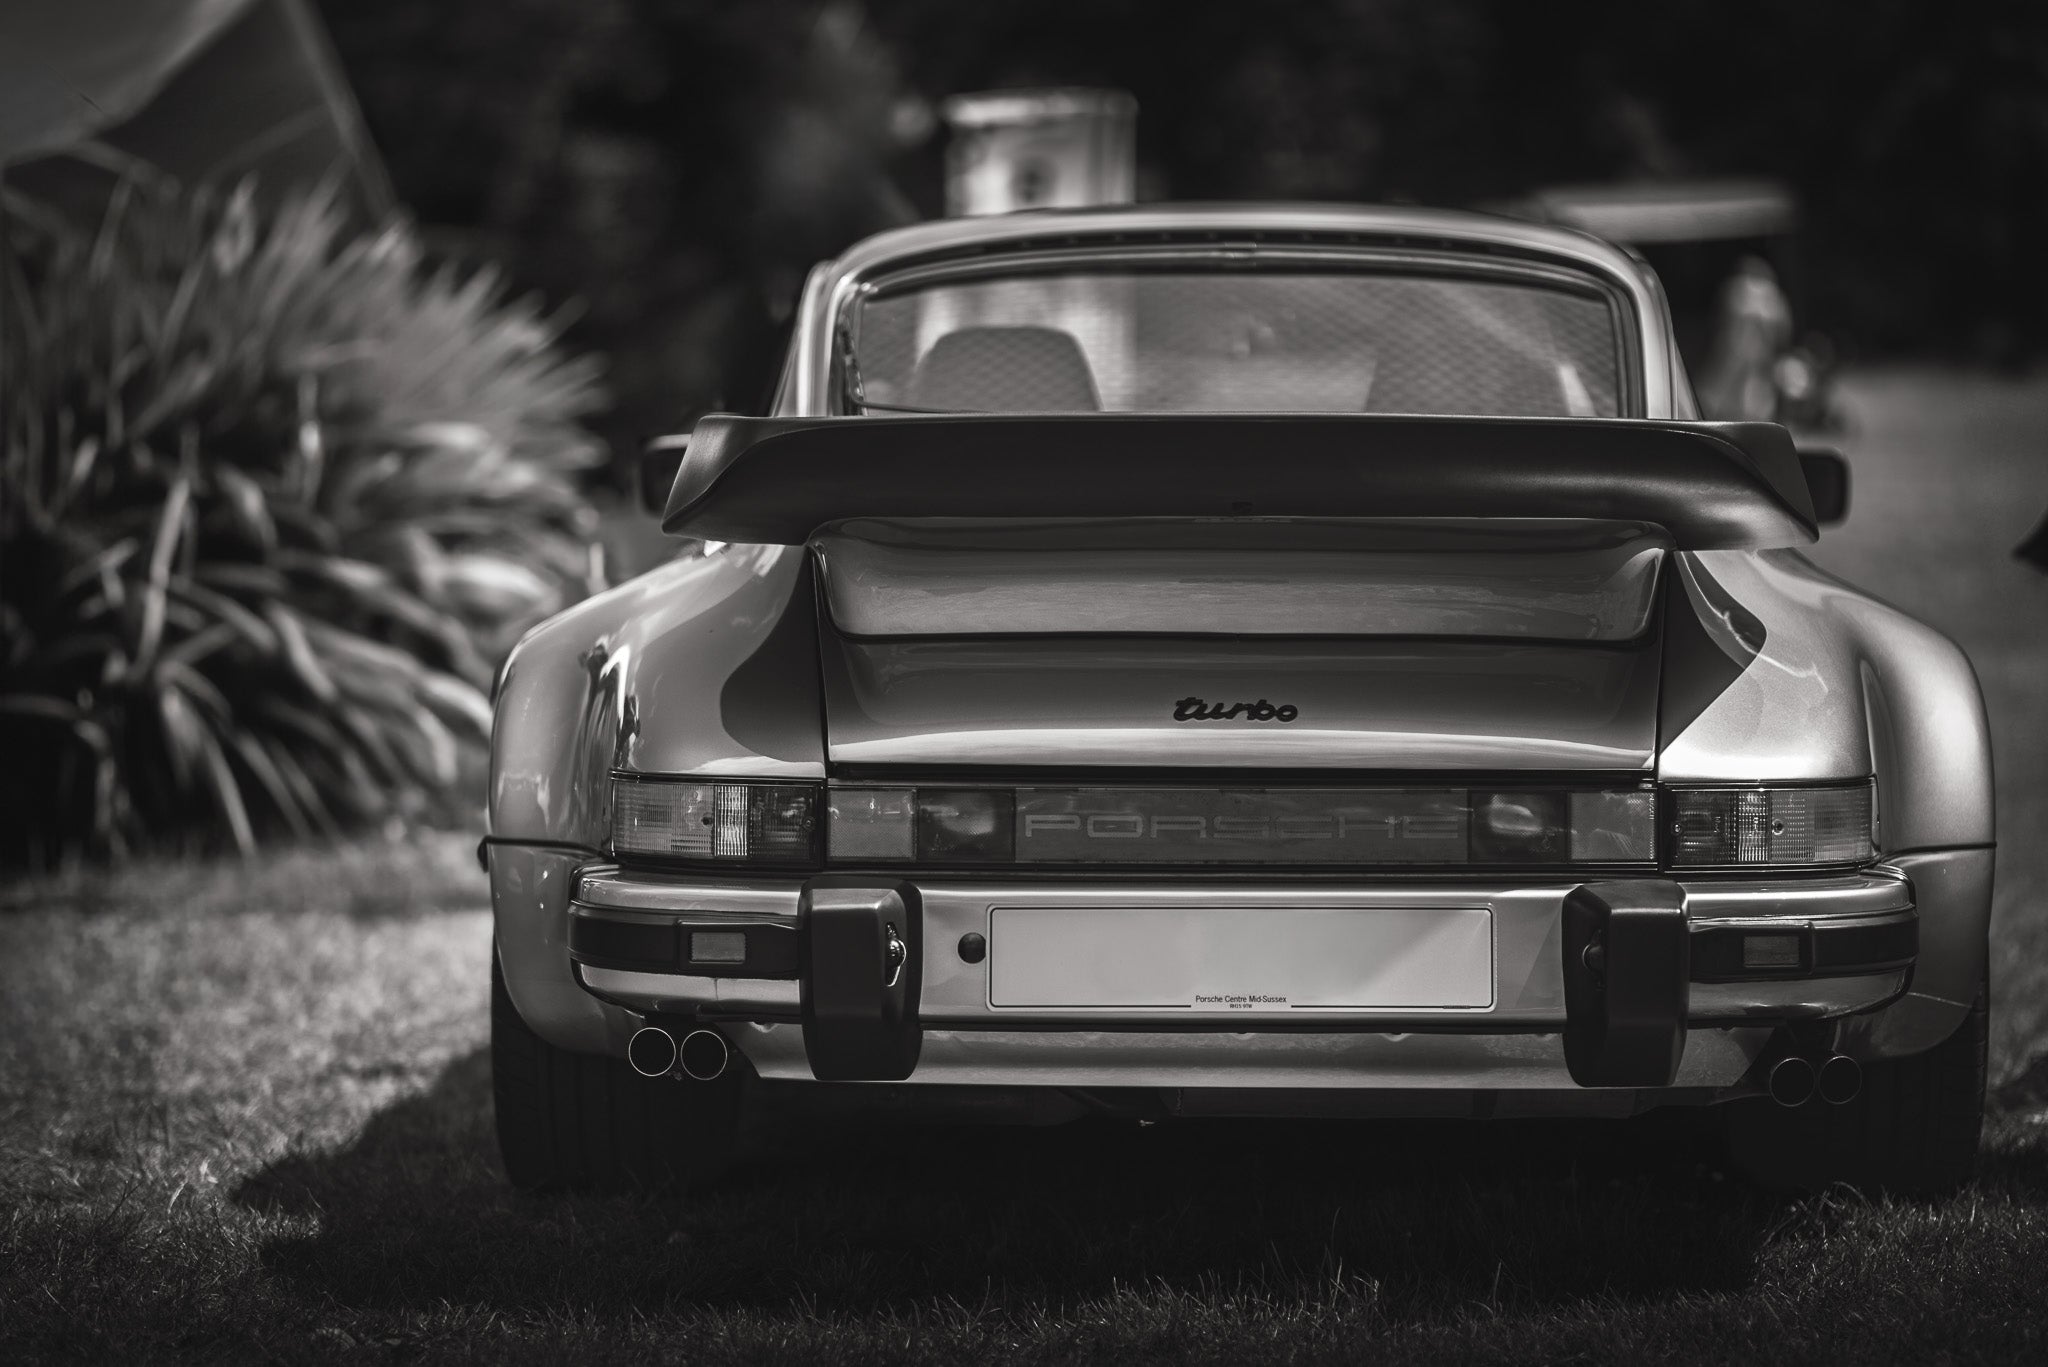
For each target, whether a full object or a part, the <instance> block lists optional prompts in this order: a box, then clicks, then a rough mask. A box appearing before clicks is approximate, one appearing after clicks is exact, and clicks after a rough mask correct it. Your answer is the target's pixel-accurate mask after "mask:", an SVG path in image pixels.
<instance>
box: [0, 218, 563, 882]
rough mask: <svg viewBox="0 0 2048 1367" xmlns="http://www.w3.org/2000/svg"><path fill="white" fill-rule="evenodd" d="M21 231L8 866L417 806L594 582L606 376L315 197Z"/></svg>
mask: <svg viewBox="0 0 2048 1367" xmlns="http://www.w3.org/2000/svg"><path fill="white" fill-rule="evenodd" d="M7 209H8V214H7V218H6V220H5V223H6V225H7V230H8V232H9V235H10V237H9V244H10V246H11V248H12V250H11V253H10V254H9V256H8V257H4V258H0V260H5V261H7V263H8V266H9V269H8V271H7V272H6V275H5V277H4V278H0V306H4V308H5V310H6V315H7V316H6V321H5V328H6V336H5V348H4V356H0V394H4V397H5V404H6V407H5V413H4V416H0V423H4V439H5V452H4V464H0V753H4V754H5V755H6V756H7V776H6V780H5V783H4V785H0V792H4V797H0V862H6V863H21V862H45V863H46V862H51V861H53V860H56V859H59V858H65V857H71V856H74V855H87V856H97V857H116V858H118V857H121V856H123V855H126V854H128V853H130V852H132V851H137V850H139V849H143V848H154V849H163V848H167V847H168V848H172V849H194V850H196V849H205V848H215V847H220V846H233V847H238V848H240V849H243V850H248V849H250V848H252V847H253V846H255V845H256V844H257V843H258V842H260V841H263V840H266V839H269V838H272V837H274V836H278V835H286V834H289V835H296V836H305V835H311V834H316V833H331V832H336V831H339V830H342V829H346V828H349V827H353V826H359V825H362V824H364V823H368V822H374V821H380V820H388V819H390V818H392V817H394V816H395V817H411V816H419V815H422V814H425V813H428V812H429V811H430V810H432V809H433V808H434V807H435V806H436V804H438V803H440V802H442V801H444V800H445V798H446V795H447V793H448V791H449V789H450V787H451V785H452V784H453V783H454V782H455V780H456V777H457V774H458V770H460V769H463V768H465V767H472V766H473V759H474V755H475V753H476V747H475V742H476V741H477V740H479V739H480V738H482V737H483V736H484V735H485V734H486V733H487V731H488V728H489V724H490V709H489V703H488V701H487V697H486V694H487V690H488V689H489V687H490V684H491V677H492V672H493V670H494V668H495V666H496V664H497V662H498V661H499V660H500V659H502V658H503V656H504V654H505V653H506V651H507V650H509V649H510V647H511V645H512V643H513V642H514V641H515V640H516V639H517V637H518V636H519V634H520V633H521V632H522V631H523V630H525V628H526V627H527V626H529V625H530V624H532V623H533V622H535V621H537V620H539V619H540V618H541V617H543V616H545V615H547V614H548V613H551V612H553V611H555V610H556V609H558V608H560V607H561V606H563V605H564V604H565V603H567V602H570V601H573V600H574V599H575V598H577V597H579V596H581V595H583V594H584V593H587V592H589V591H592V590H593V589H595V588H597V587H600V585H599V583H598V579H599V576H600V574H601V566H599V565H598V564H597V563H596V561H595V558H594V553H593V552H592V550H591V549H590V547H591V545H592V531H593V521H594V517H593V514H592V511H591V509H590V508H589V506H588V505H587V504H586V502H585V501H584V499H583V497H582V495H581V493H580V492H579V488H578V483H577V479H576V471H578V470H579V469H580V468H582V467H585V466H588V465H590V464H592V463H594V462H595V461H596V460H597V459H598V453H597V450H596V448H595V445H594V443H593V441H592V439H591V438H590V436H589V435H588V434H587V433H586V431H585V430H584V429H583V427H582V426H581V420H582V419H583V418H584V417H585V416H586V415H587V414H589V413H591V412H593V411H594V410H595V409H596V408H597V407H598V405H599V403H600V398H601V395H600V391H599V389H598V386H597V382H596V375H595V373H594V369H593V366H592V365H591V363H589V362H587V361H583V360H577V359H572V358H569V357H567V356H565V355H564V354H563V353H562V352H561V351H560V350H558V349H557V347H556V345H555V337H554V332H555V329H554V325H553V324H552V323H551V322H550V321H549V320H547V319H544V318H542V317H541V316H539V315H538V314H537V312H536V310H535V307H534V306H533V305H531V304H528V303H508V302H507V301H506V299H505V298H504V291H503V289H502V286H501V284H500V282H499V280H498V278H497V277H496V276H495V275H493V274H491V273H490V272H478V273H473V274H470V275H468V276H467V277H462V276H458V275H457V274H455V273H453V272H450V271H447V270H436V269H432V268H430V267H429V265H428V264H427V263H426V262H425V261H424V260H423V258H422V253H421V250H420V248H419V246H418V245H417V244H416V242H415V240H414V239H413V237H412V236H411V235H410V234H409V232H408V231H407V230H406V229H404V228H402V227H389V228H386V229H384V230H382V231H380V232H375V233H372V234H369V235H364V236H357V235H354V234H353V232H352V231H351V230H350V228H349V227H348V226H347V224H346V222H345V219H344V215H343V213H342V212H341V210H340V209H339V208H338V207H337V205H336V203H335V201H334V199H333V197H332V196H331V195H328V194H325V193H312V194H303V195H297V196H294V197H292V198H289V199H287V200H286V201H285V202H284V203H283V205H282V206H281V207H280V208H279V209H278V210H277V211H276V212H275V213H274V214H270V215H268V216H267V217H266V216H263V215H260V214H259V212H258V210H257V209H256V207H255V203H254V199H253V197H252V195H251V194H250V189H249V187H248V186H246V185H245V186H243V187H242V188H241V189H240V190H238V191H236V192H235V193H233V194H231V195H226V196H213V195H200V194H189V193H183V192H179V191H175V190H171V189H167V188H163V187H151V186H144V185H141V184H135V183H129V184H125V185H124V186H122V187H121V189H120V190H119V191H118V192H117V193H116V195H115V196H114V198H113V201H112V203H111V205H110V207H109V209H108V211H107V214H106V216H105V219H104V221H103V222H101V223H100V224H98V225H97V226H96V228H94V229H92V230H90V231H86V230H81V229H79V228H77V227H74V226H72V225H70V224H68V223H66V222H64V221H62V220H60V219H58V218H57V217H55V216H54V215H51V214H49V213H47V212H46V211H42V210H40V209H39V207H38V206H37V205H35V204H33V203H29V202H26V201H24V200H22V199H20V198H19V197H16V198H14V199H12V200H10V201H9V203H8V205H7Z"/></svg>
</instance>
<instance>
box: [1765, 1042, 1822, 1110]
mask: <svg viewBox="0 0 2048 1367" xmlns="http://www.w3.org/2000/svg"><path fill="white" fill-rule="evenodd" d="M1766 1085H1767V1086H1768V1087H1769V1088H1770V1093H1771V1100H1773V1101H1775V1102H1777V1103H1778V1104H1779V1105H1780V1106H1804V1105H1805V1104H1806V1103H1807V1101H1808V1100H1809V1099H1811V1098H1812V1096H1813V1085H1814V1074H1813V1065H1812V1064H1811V1063H1808V1062H1807V1061H1806V1060H1805V1059H1803V1058H1801V1057H1799V1056H1798V1055H1797V1054H1792V1055H1790V1056H1788V1057H1786V1058H1781V1059H1779V1060H1778V1061H1777V1062H1776V1063H1774V1064H1772V1065H1771V1071H1770V1073H1769V1075H1768V1080H1767V1082H1766Z"/></svg>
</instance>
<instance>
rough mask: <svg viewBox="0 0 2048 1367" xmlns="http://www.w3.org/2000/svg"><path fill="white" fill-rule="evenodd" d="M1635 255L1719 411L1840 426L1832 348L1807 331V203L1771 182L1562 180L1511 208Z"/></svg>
mask: <svg viewBox="0 0 2048 1367" xmlns="http://www.w3.org/2000/svg"><path fill="white" fill-rule="evenodd" d="M1507 207H1508V212H1511V213H1515V214H1518V215H1523V216H1526V217H1530V218H1534V219H1536V220H1538V221H1539V222H1545V223H1561V224H1565V225H1567V226H1569V227H1574V228H1582V229H1584V230H1585V231H1587V232H1589V233H1593V234H1595V235H1597V236H1599V237H1604V238H1606V239H1607V240H1609V241H1610V242H1620V243H1624V244H1626V245H1627V246H1629V247H1630V248H1632V249H1634V250H1635V251H1636V252H1638V253H1639V254H1640V255H1641V256H1642V257H1643V259H1644V260H1645V261H1647V262H1648V263H1649V264H1650V266H1651V267H1652V269H1654V270H1655V271H1656V272H1657V276H1658V279H1659V280H1660V281H1661V282H1662V283H1663V286H1664V293H1665V298H1666V299H1667V300H1668V301H1669V304H1670V308H1671V327H1672V334H1673V336H1674V337H1675V338H1676V339H1677V342H1678V349H1679V354H1680V355H1681V356H1683V357H1684V358H1685V363H1686V366H1687V368H1688V369H1689V370H1690V372H1691V373H1692V376H1693V380H1694V383H1695V386H1696V388H1697V390H1698V393H1699V399H1700V408H1701V411H1702V412H1703V413H1704V414H1705V415H1706V416H1708V417H1710V418H1726V419H1731V420H1740V419H1757V420H1762V421H1765V422H1782V423H1784V424H1785V425H1786V426H1788V427H1791V428H1793V429H1795V430H1800V431H1826V430H1830V429H1833V428H1834V427H1836V426H1838V425H1839V419H1838V417H1837V415H1836V413H1835V411H1834V406H1833V403H1832V400H1831V397H1830V395H1831V389H1832V380H1833V374H1834V370H1835V349H1834V345H1833V344H1832V343H1831V342H1830V341H1829V340H1828V338H1827V337H1826V336H1825V335H1823V334H1821V333H1818V332H1814V331H1812V330H1811V329H1809V328H1807V327H1806V326H1805V324H1804V323H1803V322H1802V321H1801V320H1802V319H1803V317H1804V315H1805V308H1804V302H1803V298H1802V296H1803V293H1804V291H1803V288H1802V276H1803V274H1804V268H1803V265H1802V263H1801V261H1800V252H1799V244H1798V229H1799V207H1798V204H1797V202H1796V201H1795V200H1794V198H1793V195H1792V192H1791V190H1790V189H1789V188H1788V187H1787V186H1785V185H1782V184H1780V183H1778V182H1776V181H1772V180H1679V181H1659V182H1648V183H1642V184H1631V183H1618V184H1611V185H1557V186H1551V187H1549V188H1547V189H1544V190H1539V191H1537V192H1536V193H1535V194H1533V195H1530V196H1528V197H1527V198H1526V199H1524V200H1520V201H1517V202H1516V203H1514V204H1512V205H1510V206H1507Z"/></svg>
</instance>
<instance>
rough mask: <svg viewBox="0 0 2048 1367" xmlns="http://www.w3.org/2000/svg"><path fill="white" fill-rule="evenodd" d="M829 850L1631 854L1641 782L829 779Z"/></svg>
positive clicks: (1318, 859) (1049, 857)
mask: <svg viewBox="0 0 2048 1367" xmlns="http://www.w3.org/2000/svg"><path fill="white" fill-rule="evenodd" d="M831 811H832V832H831V856H832V858H833V860H834V861H835V862H840V863H847V862H863V861H881V862H892V861H901V860H905V859H914V860H915V861H916V862H917V863H920V864H938V865H944V864H955V865H967V864H972V865H983V866H987V865H1005V864H1028V865H1041V866H1055V865H1114V864H1126V865H1145V866H1152V867H1171V866H1175V865H1183V866H1185V865H1212V866H1213V865H1243V866H1262V865H1294V866H1316V865H1325V866H1330V867H1367V866H1380V865H1384V866H1396V867H1399V866H1417V867H1420V866H1455V865H1467V864H1484V865H1493V866H1521V865H1566V864H1572V863H1585V864H1607V865H1612V864H1632V863H1633V864H1647V863H1650V862H1651V861H1652V860H1653V859H1654V855H1655V838H1654V822H1655V801H1654V795H1653V794H1652V793H1650V792H1649V791H1648V790H1628V791H1614V792H1609V791H1604V790H1578V789H1566V788H1549V789H1531V790H1526V791H1516V792H1500V791H1494V790H1490V789H1486V790H1480V789H1468V788H1462V787H1457V788H1437V787H1401V788H1395V787H1383V788H1193V787H1176V788H1135V787H1133V788H1123V787H1020V788H1014V789H1012V788H993V789H957V788H920V789H915V790H911V789H904V788H860V787H839V788H834V790H833V793H832V802H831Z"/></svg>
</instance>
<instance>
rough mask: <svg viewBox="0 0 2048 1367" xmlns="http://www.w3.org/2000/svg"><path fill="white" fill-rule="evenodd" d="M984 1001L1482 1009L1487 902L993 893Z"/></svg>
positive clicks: (1487, 986)
mask: <svg viewBox="0 0 2048 1367" xmlns="http://www.w3.org/2000/svg"><path fill="white" fill-rule="evenodd" d="M989 1004H990V1005H991V1006H995V1007H1070V1008H1116V1007H1122V1008H1127V1009H1145V1010H1156V1009H1163V1008H1179V1009H1184V1010H1188V1011H1200V1012H1209V1011H1217V1012H1231V1011H1289V1010H1297V1009H1301V1008H1313V1009H1317V1010H1343V1009H1366V1010H1373V1009H1377V1010H1415V1011H1427V1010H1482V1009H1485V1008H1487V1007H1490V1006H1492V1005H1493V912H1492V911H1491V910H1490V909H1488V908H1486V907H997V908H995V909H994V910H993V911H992V912H991V913H990V916H989Z"/></svg>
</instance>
